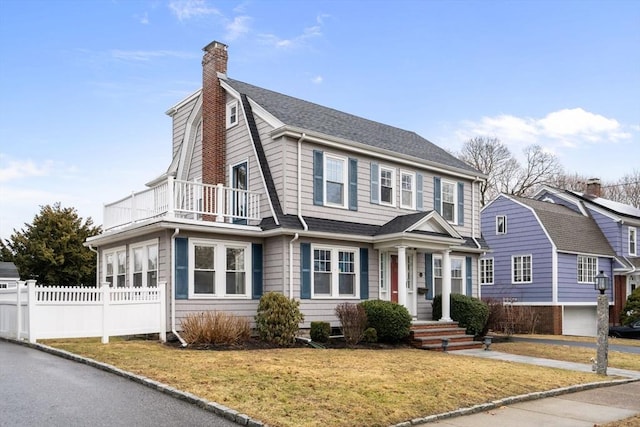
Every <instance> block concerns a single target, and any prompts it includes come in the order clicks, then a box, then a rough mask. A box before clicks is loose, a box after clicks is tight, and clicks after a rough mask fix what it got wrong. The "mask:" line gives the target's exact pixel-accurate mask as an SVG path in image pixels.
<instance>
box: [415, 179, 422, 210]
mask: <svg viewBox="0 0 640 427" xmlns="http://www.w3.org/2000/svg"><path fill="white" fill-rule="evenodd" d="M422 181H423V178H422V174H421V173H418V174H416V210H419V211H422V210H424V201H423V200H422V197H423V195H422Z"/></svg>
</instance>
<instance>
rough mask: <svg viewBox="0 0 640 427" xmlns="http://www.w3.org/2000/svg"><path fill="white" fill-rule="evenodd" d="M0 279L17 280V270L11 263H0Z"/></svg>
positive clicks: (18, 276) (18, 275)
mask: <svg viewBox="0 0 640 427" xmlns="http://www.w3.org/2000/svg"><path fill="white" fill-rule="evenodd" d="M0 277H2V278H5V279H11V278H15V279H19V278H20V274H19V273H18V268H17V267H16V266H15V264H14V263H12V262H6V261H0Z"/></svg>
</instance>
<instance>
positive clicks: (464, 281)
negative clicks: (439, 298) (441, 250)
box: [431, 254, 467, 295]
mask: <svg viewBox="0 0 640 427" xmlns="http://www.w3.org/2000/svg"><path fill="white" fill-rule="evenodd" d="M454 259H455V260H456V261H460V262H461V266H462V269H461V273H460V274H462V276H461V277H460V279H461V280H462V284H461V285H460V290H461V293H462V295H466V294H467V271H466V270H467V263H466V259H465V257H463V256H454V255H451V256H450V257H449V262H450V264H451V275H450V277H451V280H453V279H454V277H453V260H454ZM436 260H440V270H442V255H435V254H434V255H433V258H432V261H431V263H432V265H431V267H432V269H431V271H433V280H434V281H435V279H442V275H440V276H438V275H436V265H435V261H436ZM435 292H436V286H435V282H434V284H433V294H434V295H436V293H435ZM451 292H452V293H453V290H452V291H451Z"/></svg>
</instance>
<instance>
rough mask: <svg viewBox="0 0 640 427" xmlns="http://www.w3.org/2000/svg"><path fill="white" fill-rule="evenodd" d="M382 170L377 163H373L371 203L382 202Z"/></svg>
mask: <svg viewBox="0 0 640 427" xmlns="http://www.w3.org/2000/svg"><path fill="white" fill-rule="evenodd" d="M379 193H380V170H379V168H378V164H377V163H371V203H375V204H376V205H377V204H379V203H380V199H379V198H378V194H379Z"/></svg>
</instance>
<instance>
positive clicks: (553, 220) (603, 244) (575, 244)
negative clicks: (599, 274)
mask: <svg viewBox="0 0 640 427" xmlns="http://www.w3.org/2000/svg"><path fill="white" fill-rule="evenodd" d="M510 197H513V198H514V199H515V200H517V201H519V202H521V203H522V204H524V205H527V206H529V207H531V208H532V209H533V210H534V211H535V212H536V214H537V215H538V218H540V221H541V222H542V225H543V226H544V228H545V229H546V230H547V232H548V233H549V236H550V237H551V239H552V240H553V242H554V243H555V245H556V247H557V248H558V250H559V251H567V252H584V253H590V254H597V255H605V256H615V255H616V253H615V252H614V250H613V249H612V248H611V245H610V244H609V242H608V241H607V239H606V237H605V236H604V234H603V233H602V231H601V230H600V228H599V227H598V225H597V224H596V222H595V221H594V220H593V218H591V217H590V216H584V215H582V214H580V213H578V212H575V211H573V210H572V209H569V208H568V207H566V206H563V205H560V204H555V203H551V202H543V201H540V200H534V199H528V198H524V197H515V196H510Z"/></svg>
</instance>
